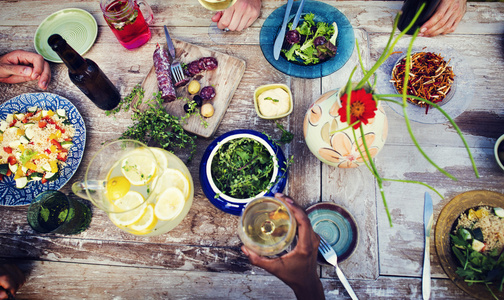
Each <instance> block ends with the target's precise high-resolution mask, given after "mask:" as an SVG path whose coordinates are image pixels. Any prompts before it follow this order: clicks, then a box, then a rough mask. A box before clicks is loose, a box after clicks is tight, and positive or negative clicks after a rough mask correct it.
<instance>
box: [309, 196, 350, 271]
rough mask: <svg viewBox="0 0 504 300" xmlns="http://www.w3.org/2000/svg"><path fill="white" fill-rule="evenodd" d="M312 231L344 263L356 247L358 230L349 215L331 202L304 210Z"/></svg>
mask: <svg viewBox="0 0 504 300" xmlns="http://www.w3.org/2000/svg"><path fill="white" fill-rule="evenodd" d="M306 213H307V214H308V218H309V219H310V222H311V225H312V227H313V230H314V231H315V232H316V233H317V234H318V235H320V236H321V237H323V238H324V240H326V241H327V243H329V245H331V247H332V248H333V249H334V251H336V254H337V255H338V263H339V262H342V261H344V260H345V259H347V258H348V257H350V255H352V253H353V252H354V250H355V248H356V247H357V242H358V230H357V225H356V224H355V220H354V219H353V217H352V216H351V215H350V213H349V212H348V211H347V210H345V209H344V208H342V207H341V206H339V205H336V204H334V203H332V202H322V203H317V204H315V205H313V206H311V207H309V208H308V209H307V210H306Z"/></svg>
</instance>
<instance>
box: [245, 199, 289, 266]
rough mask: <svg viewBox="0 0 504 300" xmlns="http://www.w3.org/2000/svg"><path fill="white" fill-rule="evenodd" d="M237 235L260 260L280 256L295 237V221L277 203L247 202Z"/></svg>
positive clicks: (257, 200) (284, 207)
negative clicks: (263, 257) (265, 257)
mask: <svg viewBox="0 0 504 300" xmlns="http://www.w3.org/2000/svg"><path fill="white" fill-rule="evenodd" d="M238 227H239V228H238V235H239V236H240V239H241V241H242V242H243V244H244V245H245V246H246V247H247V248H249V249H251V250H252V251H254V252H255V253H257V254H259V255H263V256H272V255H275V254H278V253H281V252H282V251H284V250H285V249H287V247H289V246H290V244H291V243H292V241H293V240H294V237H295V235H296V219H295V218H294V215H293V214H292V212H291V211H290V209H289V208H288V207H287V206H286V205H285V204H284V203H283V202H282V201H280V200H278V199H276V198H272V197H261V198H257V199H254V200H252V201H250V202H249V203H248V204H247V206H246V207H245V209H244V210H243V214H242V215H241V217H240V222H239V225H238Z"/></svg>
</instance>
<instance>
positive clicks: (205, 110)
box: [201, 103, 214, 118]
mask: <svg viewBox="0 0 504 300" xmlns="http://www.w3.org/2000/svg"><path fill="white" fill-rule="evenodd" d="M213 114H214V107H213V105H212V104H211V103H205V104H203V106H201V115H202V116H203V117H205V118H210V117H211V116H213Z"/></svg>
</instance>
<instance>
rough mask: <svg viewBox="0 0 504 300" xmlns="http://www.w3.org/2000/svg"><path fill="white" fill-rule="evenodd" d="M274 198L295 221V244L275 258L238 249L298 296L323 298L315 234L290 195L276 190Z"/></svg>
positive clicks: (305, 216)
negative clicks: (283, 204)
mask: <svg viewBox="0 0 504 300" xmlns="http://www.w3.org/2000/svg"><path fill="white" fill-rule="evenodd" d="M275 198H277V199H279V200H281V201H282V202H284V203H285V204H286V206H287V207H288V208H289V209H290V211H291V212H292V214H293V215H294V217H295V218H296V221H297V224H298V240H297V245H296V247H295V248H294V249H293V250H292V251H291V252H289V253H287V254H285V255H283V256H280V257H276V258H267V257H264V256H259V255H258V254H256V253H255V252H253V251H251V250H250V249H249V248H247V247H246V246H242V248H241V249H242V251H243V253H245V255H247V257H248V258H249V260H250V262H251V263H252V264H253V265H256V266H258V267H261V268H263V269H265V270H266V271H268V272H269V273H271V274H273V275H275V276H277V277H278V278H279V279H280V280H282V281H283V282H284V283H285V284H287V285H288V286H289V287H291V288H292V290H293V291H294V293H295V294H296V297H297V298H298V299H324V290H323V288H322V283H321V281H320V279H319V277H318V274H317V254H318V245H319V236H318V235H317V234H316V233H315V232H314V231H313V228H312V226H311V223H310V219H308V216H307V215H306V214H305V212H304V210H303V209H302V208H300V207H299V206H297V205H296V204H295V203H294V201H293V200H292V199H291V198H289V197H287V196H285V195H283V194H281V193H276V194H275Z"/></svg>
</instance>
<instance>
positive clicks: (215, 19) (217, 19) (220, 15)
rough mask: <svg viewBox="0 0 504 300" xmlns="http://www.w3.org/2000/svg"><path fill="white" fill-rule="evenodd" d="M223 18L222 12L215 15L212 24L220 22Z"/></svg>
mask: <svg viewBox="0 0 504 300" xmlns="http://www.w3.org/2000/svg"><path fill="white" fill-rule="evenodd" d="M221 17H222V11H218V12H216V13H215V15H214V16H213V17H212V22H215V23H217V22H219V20H220V19H221Z"/></svg>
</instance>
